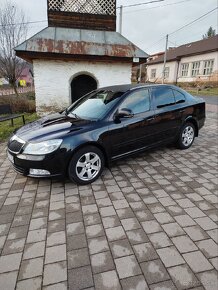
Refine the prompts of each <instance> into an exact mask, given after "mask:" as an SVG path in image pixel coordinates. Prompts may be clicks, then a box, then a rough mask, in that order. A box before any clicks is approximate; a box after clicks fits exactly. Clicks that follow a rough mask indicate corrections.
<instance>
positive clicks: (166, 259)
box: [157, 246, 185, 267]
mask: <svg viewBox="0 0 218 290" xmlns="http://www.w3.org/2000/svg"><path fill="white" fill-rule="evenodd" d="M157 253H158V255H159V256H160V258H161V260H162V261H163V263H164V265H165V266H166V267H172V266H177V265H179V264H183V263H185V261H184V260H183V258H182V256H181V255H180V254H179V252H178V251H177V250H176V248H175V247H174V246H171V247H167V248H162V249H158V250H157Z"/></svg>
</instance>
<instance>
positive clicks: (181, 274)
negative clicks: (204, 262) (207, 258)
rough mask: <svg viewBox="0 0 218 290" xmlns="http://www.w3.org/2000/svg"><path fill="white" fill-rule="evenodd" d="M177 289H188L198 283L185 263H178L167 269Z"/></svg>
mask: <svg viewBox="0 0 218 290" xmlns="http://www.w3.org/2000/svg"><path fill="white" fill-rule="evenodd" d="M168 271H169V273H170V276H171V278H172V280H173V282H174V283H175V285H176V287H177V289H188V288H193V287H197V286H199V285H200V283H199V281H198V279H197V278H196V277H195V275H194V274H193V272H192V271H191V269H190V268H189V267H188V266H187V265H180V266H176V267H172V268H169V269H168Z"/></svg>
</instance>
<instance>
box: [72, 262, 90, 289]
mask: <svg viewBox="0 0 218 290" xmlns="http://www.w3.org/2000/svg"><path fill="white" fill-rule="evenodd" d="M68 283H69V289H72V290H78V289H84V288H88V287H91V286H93V285H94V282H93V278H92V271H91V267H90V266H86V267H81V268H77V269H72V270H69V271H68Z"/></svg>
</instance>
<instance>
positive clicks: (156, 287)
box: [149, 280, 203, 290]
mask: <svg viewBox="0 0 218 290" xmlns="http://www.w3.org/2000/svg"><path fill="white" fill-rule="evenodd" d="M149 288H150V289H151V290H176V289H177V288H176V287H175V285H174V284H173V282H172V281H169V280H168V281H164V282H160V283H157V284H152V285H150V287H149ZM199 290H200V289H199ZM201 290H203V289H201Z"/></svg>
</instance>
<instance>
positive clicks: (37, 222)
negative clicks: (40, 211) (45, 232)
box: [29, 218, 47, 230]
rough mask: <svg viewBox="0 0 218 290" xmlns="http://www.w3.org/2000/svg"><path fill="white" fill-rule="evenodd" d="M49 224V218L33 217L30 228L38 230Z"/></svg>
mask: <svg viewBox="0 0 218 290" xmlns="http://www.w3.org/2000/svg"><path fill="white" fill-rule="evenodd" d="M46 225H47V218H38V219H32V220H31V221H30V227H29V230H38V229H42V228H45V227H46Z"/></svg>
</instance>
